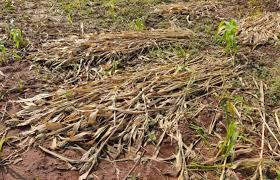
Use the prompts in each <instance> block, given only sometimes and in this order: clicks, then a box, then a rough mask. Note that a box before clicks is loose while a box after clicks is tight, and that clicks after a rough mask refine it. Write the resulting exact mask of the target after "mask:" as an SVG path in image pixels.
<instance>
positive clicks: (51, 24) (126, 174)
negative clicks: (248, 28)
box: [0, 0, 280, 180]
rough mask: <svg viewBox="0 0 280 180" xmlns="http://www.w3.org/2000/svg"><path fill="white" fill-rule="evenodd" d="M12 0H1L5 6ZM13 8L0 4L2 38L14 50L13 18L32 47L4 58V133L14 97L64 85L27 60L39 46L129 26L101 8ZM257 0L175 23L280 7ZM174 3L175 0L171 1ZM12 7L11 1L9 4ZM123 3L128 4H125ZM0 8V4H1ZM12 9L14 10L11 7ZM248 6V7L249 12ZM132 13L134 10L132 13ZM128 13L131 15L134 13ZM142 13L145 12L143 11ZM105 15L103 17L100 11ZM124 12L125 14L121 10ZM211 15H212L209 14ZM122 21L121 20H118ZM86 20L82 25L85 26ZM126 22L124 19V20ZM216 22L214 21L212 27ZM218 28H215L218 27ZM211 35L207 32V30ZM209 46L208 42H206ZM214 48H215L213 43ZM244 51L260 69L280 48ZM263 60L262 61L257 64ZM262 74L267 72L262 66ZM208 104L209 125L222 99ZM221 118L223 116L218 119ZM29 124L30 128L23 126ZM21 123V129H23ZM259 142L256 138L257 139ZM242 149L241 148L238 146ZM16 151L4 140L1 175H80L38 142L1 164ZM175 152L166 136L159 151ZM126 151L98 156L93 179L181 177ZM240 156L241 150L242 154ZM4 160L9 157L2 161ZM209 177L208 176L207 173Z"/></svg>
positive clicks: (152, 22) (152, 20)
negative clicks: (69, 14)
mask: <svg viewBox="0 0 280 180" xmlns="http://www.w3.org/2000/svg"><path fill="white" fill-rule="evenodd" d="M7 2H8V1H5V0H0V4H1V6H2V5H3V4H6V3H7ZM12 2H13V4H12V5H11V7H10V6H9V7H5V8H3V7H2V9H0V11H1V12H0V40H1V39H4V40H7V41H6V42H5V45H6V47H8V48H9V49H11V50H12V49H15V48H14V47H13V45H12V43H11V42H10V41H9V40H8V37H7V32H6V30H5V29H6V27H7V26H9V25H11V22H13V23H14V24H15V25H16V27H19V28H21V29H22V31H23V32H24V37H25V38H26V39H27V40H28V46H27V47H24V48H22V49H16V51H17V53H18V54H19V55H20V56H21V58H20V59H19V60H17V59H16V58H14V57H9V59H8V61H6V62H0V112H1V116H0V137H1V136H2V135H3V134H4V133H5V129H6V128H7V125H6V124H5V121H7V120H8V119H10V118H12V117H13V116H14V114H15V113H17V112H19V111H20V110H21V109H22V107H21V106H20V105H19V104H18V103H15V102H14V101H16V100H18V99H19V98H30V97H33V96H34V95H37V94H38V93H42V92H51V91H52V90H56V89H58V87H59V86H60V85H63V84H64V83H66V81H64V80H63V75H61V74H58V73H53V74H52V73H50V72H49V71H46V70H44V68H42V67H41V66H40V64H34V63H33V62H30V60H27V59H26V57H27V56H28V55H30V54H32V53H33V52H36V49H40V48H42V47H41V46H42V44H43V43H44V42H47V41H51V40H52V39H56V38H58V37H64V36H68V35H78V36H80V35H81V32H83V33H99V32H104V31H116V30H127V28H128V29H129V25H127V24H126V25H127V26H125V25H123V24H119V22H110V20H109V19H110V18H107V17H106V16H104V15H103V14H102V13H104V12H103V10H102V9H101V10H100V11H96V12H97V13H96V14H93V15H92V14H91V15H90V16H87V15H84V14H81V15H76V16H73V20H72V21H73V23H72V24H71V23H69V21H68V20H67V18H66V15H65V13H64V12H63V10H61V8H60V6H59V5H57V4H55V2H54V1H45V0H44V1H31V0H25V1H12ZM258 2H259V3H256V4H253V5H252V4H248V3H247V2H246V1H240V0H238V1H228V3H229V4H231V6H224V7H218V10H217V12H215V16H216V17H211V16H209V17H206V18H202V19H199V20H198V21H199V23H197V24H196V23H194V24H191V25H186V24H187V20H186V19H184V16H185V15H184V14H183V15H179V16H178V17H176V18H177V19H176V21H175V20H174V19H173V20H174V22H175V24H176V26H180V27H187V28H191V29H193V30H196V29H197V26H200V25H201V23H203V22H205V19H206V20H207V21H208V20H209V19H211V18H212V20H213V22H212V23H213V24H215V25H216V24H217V21H218V20H219V19H221V18H240V16H241V17H243V16H246V15H248V14H250V13H252V12H253V11H254V10H255V9H261V10H263V11H270V12H277V11H278V12H279V11H280V6H279V4H277V3H276V1H270V2H271V3H264V2H263V1H258ZM167 3H171V2H169V1H168V2H167ZM6 5H7V4H6ZM7 6H8V5H7ZM123 6H124V7H125V6H126V5H123ZM98 7H99V5H98V3H97V5H96V4H93V5H90V8H92V9H93V10H96V9H98ZM0 8H1V7H0ZM9 8H10V10H8V9H9ZM143 8H144V9H145V10H147V11H152V9H153V8H151V7H149V5H148V7H147V5H145V6H144V7H143ZM246 9H248V11H246ZM131 14H133V12H132V13H131ZM131 14H129V16H128V18H132V19H133V18H134V17H133V16H132V15H131ZM140 14H141V13H140ZM102 15H103V16H102ZM123 16H124V17H125V14H124V15H123ZM207 16H208V15H207ZM172 18H174V17H170V16H166V17H165V16H160V17H157V16H156V15H155V14H153V13H151V14H149V16H148V19H146V22H147V27H146V28H147V29H152V28H158V27H165V28H168V27H170V26H172V25H174V24H172V22H171V21H170V20H172ZM120 21H121V22H123V20H120ZM81 23H83V25H82V26H83V28H81ZM125 23H126V22H124V24H125ZM213 27H214V26H213ZM214 28H215V27H214ZM207 36H208V35H207ZM204 48H206V51H207V46H205V47H204ZM209 49H211V48H209ZM244 54H245V55H246V57H248V58H249V60H248V61H249V62H250V63H252V64H253V65H252V66H257V65H255V64H258V67H256V68H255V69H254V70H256V71H258V70H260V69H261V68H263V67H265V68H275V65H274V63H272V62H271V61H270V59H272V58H275V57H280V52H279V51H278V50H277V47H271V46H269V45H268V46H261V47H259V48H256V49H255V50H253V51H246V50H244ZM259 64H260V65H259ZM261 73H263V71H261ZM202 103H203V104H204V105H205V106H207V107H208V108H205V109H203V110H202V111H201V112H199V114H198V115H197V116H196V117H197V118H196V123H197V124H200V125H201V126H202V127H204V128H205V129H208V128H209V127H210V126H211V122H212V120H213V118H215V115H216V113H215V111H213V109H212V108H211V107H214V106H217V105H218V102H217V100H216V99H215V98H214V97H211V96H209V97H206V98H205V99H204V101H203V102H202ZM271 108H272V109H277V108H279V106H277V105H276V106H272V107H271ZM192 121H193V120H192V119H186V121H185V122H180V123H181V124H180V125H179V127H180V128H181V129H180V130H181V132H182V134H183V140H184V142H185V143H186V144H187V145H190V144H192V143H193V142H195V141H196V140H197V139H198V138H197V136H196V134H195V133H194V131H192V130H191V129H190V128H189V127H188V125H190V124H192V123H193V122H192ZM219 121H221V122H223V121H225V120H224V119H223V118H220V119H219ZM24 128H29V127H24ZM24 128H23V129H24ZM217 129H218V131H219V132H220V134H221V135H225V134H226V129H225V127H224V126H223V123H220V124H219V125H218V127H217ZM21 130H22V129H20V128H11V129H9V132H8V135H9V136H16V135H17V134H18V132H20V131H21ZM218 141H219V139H217V138H212V139H211V140H210V142H209V143H210V144H217V143H218ZM256 143H258V142H257V141H256ZM154 148H155V146H154V145H151V146H147V147H146V149H142V150H141V152H143V155H151V154H152V151H153V149H154ZM240 149H242V147H240ZM16 151H17V147H15V146H14V145H13V144H9V143H6V144H5V146H4V148H3V152H1V155H0V179H3V180H14V179H22V180H23V179H24V180H25V179H26V180H27V179H28V180H29V179H38V180H39V179H40V180H64V179H65V180H70V179H71V180H72V179H73V180H76V179H78V177H79V172H78V171H77V170H69V166H68V165H67V164H66V163H65V162H63V161H61V160H58V159H57V158H55V157H53V156H50V155H48V154H46V153H44V152H43V151H41V150H40V149H39V148H38V147H37V146H34V147H31V148H30V149H28V150H24V151H23V152H20V153H19V155H20V156H19V157H18V162H16V163H15V164H13V163H12V164H8V165H2V164H1V160H5V158H7V157H9V155H10V154H12V153H14V152H16ZM195 151H196V152H199V154H201V155H203V156H204V157H205V160H209V159H211V158H215V155H216V154H217V150H216V149H215V148H213V147H212V146H207V145H205V144H203V143H201V142H198V144H197V147H196V150H195ZM59 153H60V154H62V155H64V156H66V157H69V158H72V159H78V158H80V157H81V154H79V153H77V151H73V150H71V149H67V150H63V151H62V150H61V151H60V152H59ZM175 153H176V145H175V144H173V143H172V141H171V140H170V139H166V140H165V142H163V144H162V148H161V151H160V154H159V156H160V157H162V158H169V157H170V156H172V155H174V154H175ZM258 153H259V152H258V151H251V152H250V153H249V154H250V155H249V154H245V155H244V156H250V157H254V156H256V157H258V156H259V155H258ZM126 157H129V154H128V155H124V158H123V160H120V161H117V162H115V161H113V160H112V161H110V160H108V159H102V158H101V160H100V162H99V164H98V166H97V167H95V168H94V171H93V173H92V174H91V175H90V178H92V179H147V180H157V179H177V178H176V177H177V174H176V171H175V170H174V164H170V163H167V162H162V161H161V162H157V161H154V160H141V161H139V160H137V159H134V160H133V159H131V158H126ZM239 158H242V153H241V154H240V157H239ZM4 162H5V161H4ZM252 174H254V171H252V170H251V169H250V170H248V171H246V170H240V171H239V172H237V173H236V175H237V177H235V178H236V179H238V178H239V179H247V175H250V176H251V175H252ZM267 174H269V175H268V176H271V177H273V178H275V173H274V172H272V171H270V170H267ZM205 176H207V177H205ZM205 178H207V179H216V178H217V172H216V171H209V172H206V173H204V174H203V173H201V174H199V173H198V174H196V175H193V176H192V177H191V179H205Z"/></svg>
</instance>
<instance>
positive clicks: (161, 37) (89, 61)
mask: <svg viewBox="0 0 280 180" xmlns="http://www.w3.org/2000/svg"><path fill="white" fill-rule="evenodd" d="M193 35H194V33H193V32H192V31H190V30H166V29H165V30H152V31H142V32H138V31H137V32H136V31H126V32H117V33H116V32H114V33H104V34H99V35H94V34H91V35H86V36H85V37H84V38H78V37H76V36H73V37H68V38H64V39H58V40H54V41H50V42H47V43H45V44H43V45H42V49H41V50H39V51H38V52H37V53H33V54H32V55H31V56H29V59H31V60H32V61H37V62H41V63H43V64H44V65H47V66H49V67H51V68H54V69H59V68H65V67H72V68H73V67H75V68H76V69H78V68H79V67H80V68H81V67H87V68H85V69H90V67H92V66H95V65H99V64H102V63H104V62H107V61H112V60H118V61H126V60H130V59H132V58H133V57H135V56H139V55H142V54H143V53H144V52H145V51H146V50H148V49H151V48H157V47H159V46H161V47H164V46H167V45H170V44H172V43H184V44H185V43H187V41H188V40H189V39H190V38H191V37H192V36H193ZM83 72H84V71H83Z"/></svg>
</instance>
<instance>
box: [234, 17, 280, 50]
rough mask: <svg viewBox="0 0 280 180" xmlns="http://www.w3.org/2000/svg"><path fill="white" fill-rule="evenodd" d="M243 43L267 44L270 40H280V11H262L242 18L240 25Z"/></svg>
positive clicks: (240, 36)
mask: <svg viewBox="0 0 280 180" xmlns="http://www.w3.org/2000/svg"><path fill="white" fill-rule="evenodd" d="M239 29H240V32H239V39H240V41H241V43H244V44H251V45H261V44H266V43H268V42H269V40H273V41H279V37H280V13H278V12H269V13H262V14H260V15H257V16H252V17H248V18H245V19H243V20H241V22H240V26H239Z"/></svg>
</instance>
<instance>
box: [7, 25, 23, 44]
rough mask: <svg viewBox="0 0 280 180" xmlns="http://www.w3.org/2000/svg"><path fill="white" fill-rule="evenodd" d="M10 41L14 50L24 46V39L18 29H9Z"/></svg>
mask: <svg viewBox="0 0 280 180" xmlns="http://www.w3.org/2000/svg"><path fill="white" fill-rule="evenodd" d="M10 39H11V40H12V41H13V43H14V44H15V46H16V48H19V47H20V46H22V45H24V39H23V34H22V31H21V30H20V29H18V28H13V29H11V31H10Z"/></svg>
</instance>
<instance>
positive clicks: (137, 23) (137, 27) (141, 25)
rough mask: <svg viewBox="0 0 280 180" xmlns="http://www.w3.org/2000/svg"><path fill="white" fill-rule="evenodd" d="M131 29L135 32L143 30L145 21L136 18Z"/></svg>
mask: <svg viewBox="0 0 280 180" xmlns="http://www.w3.org/2000/svg"><path fill="white" fill-rule="evenodd" d="M133 29H134V30H136V31H143V30H145V21H144V19H143V18H137V19H135V20H134V21H133Z"/></svg>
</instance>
